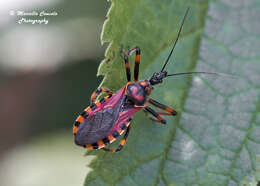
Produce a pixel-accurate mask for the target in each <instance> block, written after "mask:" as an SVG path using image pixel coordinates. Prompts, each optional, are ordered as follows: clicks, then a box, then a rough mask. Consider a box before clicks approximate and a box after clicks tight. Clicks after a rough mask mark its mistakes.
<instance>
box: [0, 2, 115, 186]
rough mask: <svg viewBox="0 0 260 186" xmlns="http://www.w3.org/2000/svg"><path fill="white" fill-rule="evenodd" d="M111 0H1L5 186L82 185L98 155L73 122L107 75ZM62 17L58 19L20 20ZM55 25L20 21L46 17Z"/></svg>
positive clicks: (1, 174)
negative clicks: (100, 71)
mask: <svg viewBox="0 0 260 186" xmlns="http://www.w3.org/2000/svg"><path fill="white" fill-rule="evenodd" d="M109 5H110V3H108V2H107V1H106V0H99V1H94V0H84V1H83V0H82V1H81V0H80V1H77V2H73V1H69V0H66V1H65V0H63V1H62V0H52V1H51V0H35V1H28V0H27V1H25V0H10V1H1V2H0V41H1V42H0V95H1V96H0V103H1V107H0V109H1V112H0V121H1V125H0V133H1V142H0V143H1V145H0V165H1V166H0V180H1V185H3V186H5V185H11V186H16V185H17V186H18V185H37V186H41V185H45V186H46V185H63V186H66V185H74V186H77V185H82V184H83V181H84V178H85V176H86V172H88V168H87V166H86V165H87V164H88V163H89V161H90V159H91V157H84V156H83V155H84V152H85V150H84V149H82V148H80V147H77V146H75V145H74V142H73V135H72V124H73V122H74V120H75V118H76V117H77V115H78V113H80V112H81V111H82V110H83V109H84V108H85V107H86V106H88V105H89V98H90V95H91V93H92V92H93V91H94V90H95V88H97V86H98V84H99V82H100V81H101V79H102V77H99V78H97V77H96V72H97V68H98V65H99V62H100V61H101V60H102V59H103V55H104V50H105V48H106V45H104V46H101V44H100V33H101V31H102V25H103V22H104V20H105V16H106V13H107V10H108V7H109ZM19 11H23V12H24V13H32V14H33V13H35V12H38V13H40V12H42V11H45V12H48V13H51V12H57V14H58V15H56V16H36V15H31V16H28V15H23V16H19V15H17V14H19ZM44 17H45V19H46V20H48V24H31V23H22V24H19V23H18V22H19V20H21V19H22V18H26V19H27V20H29V19H32V20H36V19H38V20H41V19H43V18H44Z"/></svg>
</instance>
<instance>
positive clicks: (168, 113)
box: [148, 98, 177, 116]
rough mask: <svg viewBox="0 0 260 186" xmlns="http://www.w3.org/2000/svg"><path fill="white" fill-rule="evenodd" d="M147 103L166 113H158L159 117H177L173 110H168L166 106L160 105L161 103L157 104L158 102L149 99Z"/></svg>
mask: <svg viewBox="0 0 260 186" xmlns="http://www.w3.org/2000/svg"><path fill="white" fill-rule="evenodd" d="M148 101H149V103H151V104H152V105H153V106H155V107H157V108H159V109H162V110H164V111H166V112H167V113H165V112H158V114H160V115H171V116H176V115H177V112H176V111H175V110H174V109H173V108H170V107H168V106H166V105H164V104H161V103H159V102H157V101H155V100H154V99H151V98H150V99H149V100H148Z"/></svg>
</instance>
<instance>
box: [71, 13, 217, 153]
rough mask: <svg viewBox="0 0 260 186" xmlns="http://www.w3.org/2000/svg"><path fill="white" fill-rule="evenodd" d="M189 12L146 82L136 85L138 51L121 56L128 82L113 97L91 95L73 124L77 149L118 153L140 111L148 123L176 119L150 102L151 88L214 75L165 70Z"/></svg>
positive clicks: (159, 105)
mask: <svg viewBox="0 0 260 186" xmlns="http://www.w3.org/2000/svg"><path fill="white" fill-rule="evenodd" d="M188 11H189V8H188V9H187V11H186V13H185V15H184V18H183V20H182V23H181V26H180V28H179V31H178V35H177V38H176V40H175V42H174V44H173V47H172V49H171V52H170V54H169V55H168V58H167V59H166V61H165V63H164V65H163V67H162V69H161V71H160V72H156V73H154V74H153V75H152V76H151V77H150V78H149V79H146V80H141V81H139V80H138V74H139V64H140V57H141V50H140V48H139V47H137V46H136V47H134V48H132V49H130V50H129V52H128V54H126V53H123V57H124V62H125V69H126V77H127V80H128V82H127V83H126V85H125V86H123V87H122V88H121V89H120V90H119V91H118V92H116V93H115V94H112V92H111V91H109V90H108V89H106V88H98V89H97V90H96V91H95V92H94V93H93V94H92V96H91V105H90V106H89V107H87V108H86V109H85V110H84V111H83V112H82V113H81V114H80V115H79V116H78V118H77V119H76V121H75V123H74V127H73V134H74V137H75V143H76V144H77V145H80V146H83V147H84V148H86V149H103V150H105V151H109V152H118V151H120V150H121V149H122V148H123V147H124V145H125V143H126V140H127V137H128V134H129V131H130V126H131V123H130V121H131V119H132V117H133V115H134V114H135V113H136V112H137V111H139V110H141V109H143V110H144V111H145V112H146V113H148V114H150V119H152V120H153V121H155V122H159V123H161V124H166V120H165V119H163V118H162V117H161V115H168V116H175V115H177V112H176V111H175V110H174V109H173V108H170V107H168V106H166V105H164V104H161V103H159V102H158V101H156V100H154V99H152V98H150V94H151V91H152V89H153V86H154V85H157V84H160V83H162V82H163V79H164V78H166V77H169V76H176V75H182V74H194V73H205V74H217V73H210V72H185V73H176V74H168V72H167V71H166V70H164V69H165V67H166V65H167V63H168V62H169V59H170V57H171V55H172V53H173V50H174V48H175V46H176V43H177V41H178V38H179V36H180V33H181V30H182V27H183V24H184V21H185V19H186V17H187V14H188ZM134 52H135V54H136V55H135V64H134V82H132V81H131V73H130V65H129V60H128V56H129V55H131V54H132V53H134ZM102 92H105V93H106V94H108V96H107V97H105V98H102V99H100V100H99V101H95V100H96V98H97V96H98V95H99V94H100V93H102ZM148 104H151V105H153V106H155V107H157V108H159V109H161V110H162V111H164V112H156V111H155V110H153V109H152V108H151V107H150V106H149V105H148ZM124 132H125V135H124V137H123V139H122V140H121V141H120V144H119V146H118V147H117V148H115V149H109V148H106V147H105V146H106V145H108V144H110V143H112V142H114V141H115V140H116V138H118V137H119V136H120V135H121V134H123V133H124Z"/></svg>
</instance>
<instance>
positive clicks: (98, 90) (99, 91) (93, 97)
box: [91, 88, 113, 103]
mask: <svg viewBox="0 0 260 186" xmlns="http://www.w3.org/2000/svg"><path fill="white" fill-rule="evenodd" d="M102 92H106V93H107V94H108V95H109V97H111V96H112V94H113V93H112V92H110V91H109V90H108V89H106V88H98V89H97V90H96V91H95V92H94V93H93V94H92V95H91V103H94V102H95V99H96V98H97V96H98V95H99V94H101V93H102Z"/></svg>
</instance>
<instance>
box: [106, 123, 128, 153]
mask: <svg viewBox="0 0 260 186" xmlns="http://www.w3.org/2000/svg"><path fill="white" fill-rule="evenodd" d="M129 131H130V125H129V126H128V127H127V129H126V132H125V135H124V138H123V139H122V140H121V141H120V144H119V146H118V147H117V148H116V149H109V148H102V149H103V150H104V151H108V152H118V151H120V150H122V148H123V147H124V146H125V143H126V140H127V137H128V134H129Z"/></svg>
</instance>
